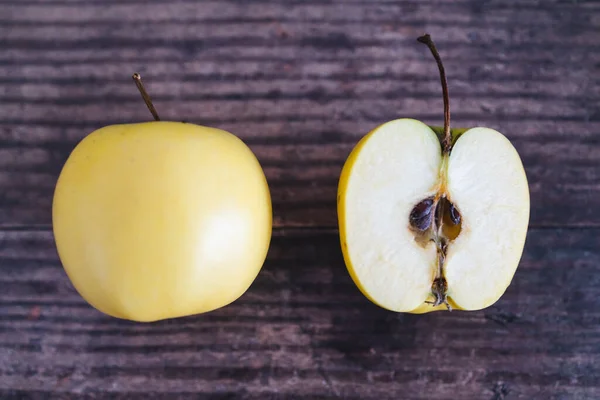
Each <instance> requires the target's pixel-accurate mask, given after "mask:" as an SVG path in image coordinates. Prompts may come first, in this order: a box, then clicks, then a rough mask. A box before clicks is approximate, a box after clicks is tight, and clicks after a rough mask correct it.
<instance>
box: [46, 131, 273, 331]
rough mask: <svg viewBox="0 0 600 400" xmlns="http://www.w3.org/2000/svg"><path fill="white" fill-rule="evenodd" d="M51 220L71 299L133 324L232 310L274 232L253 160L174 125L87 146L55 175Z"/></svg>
mask: <svg viewBox="0 0 600 400" xmlns="http://www.w3.org/2000/svg"><path fill="white" fill-rule="evenodd" d="M52 219H53V230H54V236H55V241H56V246H57V250H58V254H59V257H60V259H61V262H62V264H63V266H64V269H65V271H66V273H67V275H68V277H69V279H70V280H71V282H72V283H73V285H74V287H75V289H76V290H77V291H78V292H79V294H80V295H81V296H82V297H83V298H84V299H85V300H86V301H87V302H89V303H90V304H91V305H92V306H93V307H95V308H96V309H98V310H99V311H101V312H103V313H105V314H108V315H110V316H113V317H117V318H122V319H128V320H133V321H140V322H148V321H157V320H161V319H167V318H175V317H181V316H186V315H192V314H199V313H204V312H208V311H211V310H215V309H217V308H220V307H223V306H225V305H227V304H229V303H231V302H233V301H234V300H236V299H237V298H239V297H240V296H241V295H242V294H243V293H244V292H245V291H246V290H247V289H248V288H249V286H250V285H251V284H252V282H253V281H254V279H255V278H256V276H257V274H258V272H259V271H260V269H261V268H262V265H263V263H264V260H265V258H266V255H267V252H268V248H269V244H270V240H271V231H272V207H271V198H270V193H269V188H268V184H267V181H266V178H265V175H264V172H263V170H262V168H261V166H260V164H259V162H258V160H257V159H256V157H255V155H254V154H253V153H252V151H251V150H250V149H249V148H248V147H247V146H246V145H245V144H244V143H243V142H242V141H241V140H240V139H239V138H237V137H236V136H234V135H232V134H231V133H229V132H226V131H223V130H220V129H215V128H209V127H203V126H199V125H194V124H188V123H179V122H147V123H136V124H123V125H111V126H107V127H104V128H101V129H98V130H96V131H94V132H93V133H91V134H90V135H88V136H87V137H85V138H84V139H83V140H82V141H81V142H80V143H79V144H78V145H77V146H76V148H75V149H74V150H73V152H72V153H71V155H70V156H69V158H68V160H67V162H66V163H65V165H64V167H63V169H62V171H61V174H60V176H59V179H58V182H57V185H56V189H55V193H54V199H53V208H52Z"/></svg>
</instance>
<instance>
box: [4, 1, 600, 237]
mask: <svg viewBox="0 0 600 400" xmlns="http://www.w3.org/2000/svg"><path fill="white" fill-rule="evenodd" d="M107 4H108V5H107ZM0 7H1V9H0V11H1V12H0V47H1V48H2V49H3V51H2V52H0V221H2V222H1V223H0V226H22V225H34V224H35V225H40V224H41V225H47V224H49V223H50V222H51V212H50V209H51V202H52V194H53V188H54V184H55V182H56V178H57V176H58V174H59V172H60V168H61V166H62V165H63V163H64V161H65V160H66V158H67V157H68V155H69V153H70V151H71V150H72V149H73V147H74V146H75V145H76V144H77V142H78V141H79V140H80V139H82V138H83V137H84V136H85V135H87V134H88V133H90V132H91V131H93V130H95V129H98V128H100V127H102V126H104V125H108V124H113V123H126V122H135V121H146V120H148V119H149V117H150V116H149V114H148V113H147V110H146V109H145V107H144V106H143V104H142V102H141V99H140V98H139V95H138V93H137V92H136V89H135V87H134V85H133V84H132V82H131V80H130V75H131V73H132V72H133V71H139V72H141V73H142V75H143V77H144V80H145V82H146V84H147V85H148V89H149V91H150V92H151V94H152V97H153V99H154V100H155V103H156V106H157V108H158V110H159V113H160V114H161V116H162V117H163V119H171V120H186V121H190V122H195V123H200V124H207V125H212V126H217V127H220V128H223V129H226V130H229V131H231V132H233V133H235V134H236V135H238V136H240V137H241V138H242V139H243V140H245V141H246V142H247V143H248V144H249V145H250V146H251V148H252V149H253V150H254V151H255V153H256V154H257V156H258V158H259V160H260V161H261V163H262V165H263V167H264V169H265V172H266V174H267V178H268V180H269V183H270V186H271V191H272V196H273V204H274V213H275V215H274V217H275V221H274V223H275V226H278V227H292V226H293V227H317V226H321V227H323V226H326V227H335V226H336V224H337V221H336V210H335V198H336V189H337V180H338V178H339V173H340V171H341V168H342V165H343V163H344V161H345V159H346V157H347V156H348V154H349V152H350V151H351V149H352V147H353V146H354V145H355V144H356V142H357V141H358V140H359V139H360V138H361V137H362V136H363V135H365V134H366V133H367V132H368V131H370V130H371V129H373V128H374V127H375V126H377V125H379V124H380V123H383V122H385V121H388V120H391V119H394V118H398V117H413V118H417V119H422V120H424V121H425V122H427V123H430V124H440V123H441V122H442V100H441V89H440V87H439V83H438V77H437V71H436V69H435V65H434V63H433V61H432V59H431V57H430V55H429V54H428V53H427V50H426V49H425V48H424V47H423V46H422V45H419V44H418V43H417V42H416V41H415V38H416V37H417V36H418V35H420V34H421V33H423V32H424V31H429V32H431V34H432V35H433V37H434V39H436V41H437V43H438V46H439V48H440V51H441V53H442V56H443V58H444V60H445V62H446V69H447V70H448V74H449V79H450V94H451V108H452V111H453V124H454V125H455V126H477V125H485V126H489V127H492V128H495V129H498V130H500V131H501V132H503V133H505V134H506V135H507V136H508V137H509V138H510V139H511V140H512V141H513V143H514V144H515V146H516V147H517V150H518V151H519V152H520V154H521V155H522V158H523V161H524V164H525V166H526V171H527V174H528V178H529V180H530V184H531V185H530V187H531V196H532V211H531V224H532V226H539V227H550V226H554V227H558V226H572V227H575V226H584V227H598V226H600V215H599V214H598V213H597V212H594V208H595V207H594V206H597V204H598V203H597V200H596V199H598V198H600V176H599V174H600V168H598V165H599V160H600V142H599V141H598V135H599V134H600V103H599V99H600V85H598V84H597V83H598V82H599V81H600V67H599V66H600V56H599V54H600V52H598V51H596V50H598V48H600V36H598V35H597V34H595V33H596V32H597V30H598V29H597V28H598V27H599V26H600V6H599V5H598V3H594V2H578V3H577V4H575V3H572V2H561V1H553V2H544V3H543V5H541V3H538V2H535V1H527V2H517V1H511V2H499V1H488V2H478V1H458V2H452V3H450V2H438V1H424V2H417V1H408V2H396V3H391V2H385V1H383V2H361V1H331V2H317V1H310V2H295V1H293V2H284V1H258V2H252V3H248V4H246V3H243V2H238V1H227V2H220V1H219V2H217V1H208V2H202V5H201V6H200V5H199V4H197V3H195V2H192V1H177V2H175V3H172V4H169V5H168V6H165V5H164V4H163V3H162V2H158V1H146V2H141V1H132V2H116V1H112V2H110V3H104V2H99V1H75V2H73V1H65V0H59V1H43V2H41V1H25V2H16V1H8V2H3V3H0Z"/></svg>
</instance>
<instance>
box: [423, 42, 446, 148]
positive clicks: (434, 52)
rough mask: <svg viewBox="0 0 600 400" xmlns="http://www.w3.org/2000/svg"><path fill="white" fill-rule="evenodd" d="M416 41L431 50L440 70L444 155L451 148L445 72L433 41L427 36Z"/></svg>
mask: <svg viewBox="0 0 600 400" xmlns="http://www.w3.org/2000/svg"><path fill="white" fill-rule="evenodd" d="M417 41H418V42H420V43H423V44H425V45H426V46H427V47H429V50H431V54H433V58H435V62H436V63H437V66H438V69H439V70H440V80H441V82H442V94H443V97H444V139H443V141H442V147H443V150H444V152H445V153H449V152H450V148H451V147H452V132H451V131H450V97H449V95H448V81H447V80H446V71H445V70H444V64H443V63H442V58H441V57H440V53H438V51H437V48H436V47H435V44H434V43H433V40H432V39H431V36H430V35H429V34H425V35H423V36H420V37H419V38H417Z"/></svg>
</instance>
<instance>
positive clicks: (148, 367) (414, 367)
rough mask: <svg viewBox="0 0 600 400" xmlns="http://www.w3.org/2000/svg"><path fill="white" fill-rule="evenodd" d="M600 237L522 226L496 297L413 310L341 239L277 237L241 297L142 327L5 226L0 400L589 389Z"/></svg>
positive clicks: (45, 243)
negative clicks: (349, 268)
mask: <svg viewBox="0 0 600 400" xmlns="http://www.w3.org/2000/svg"><path fill="white" fill-rule="evenodd" d="M599 242H600V230H598V229H587V230H579V229H578V230H571V229H567V230H564V229H535V230H532V231H531V232H530V233H529V235H528V238H527V244H528V245H527V250H526V252H525V254H524V256H523V260H522V263H521V266H520V267H519V269H518V271H517V274H516V275H515V277H514V280H513V282H512V284H511V286H510V287H509V289H508V291H507V292H506V293H505V295H504V296H503V297H502V298H501V300H500V301H499V302H497V303H496V304H495V305H494V306H492V307H490V308H488V309H486V310H482V311H477V312H470V313H467V312H452V313H449V312H438V313H434V314H430V315H423V316H415V315H404V314H395V313H392V312H387V311H385V310H383V309H380V308H378V307H377V306H375V305H373V304H372V303H370V302H369V301H368V300H366V298H365V297H363V296H362V295H361V294H360V293H359V291H358V290H357V288H356V287H355V286H354V284H353V283H352V281H351V279H350V277H349V276H348V274H347V273H346V271H345V267H344V264H343V260H342V257H341V252H340V249H339V242H338V236H337V233H336V232H329V231H322V230H307V231H298V230H294V231H291V232H290V231H284V230H277V231H276V235H275V237H274V239H273V245H272V248H271V251H270V253H269V257H268V259H267V262H266V264H265V267H264V268H263V270H262V272H261V273H260V275H259V277H258V278H257V280H256V281H255V283H254V284H253V285H252V286H251V288H250V289H249V290H248V291H247V292H246V293H245V294H244V295H243V296H242V298H240V299H239V300H238V301H237V302H235V303H233V304H231V305H230V306H228V307H225V308H223V309H221V310H218V311H216V312H213V313H209V314H205V315H198V316H192V317H187V318H182V319H175V320H168V321H162V322H158V323H151V324H136V323H131V322H127V321H121V320H117V319H114V318H110V317H107V316H104V315H103V314H101V313H99V312H98V311H96V310H94V309H92V308H91V307H90V306H88V305H87V304H86V303H85V302H84V301H83V300H82V299H81V297H79V295H78V294H77V293H76V292H75V291H74V289H73V288H72V286H71V284H70V283H69V281H68V279H67V277H66V275H65V273H64V271H63V270H62V267H61V265H60V263H59V262H58V261H57V257H56V254H55V249H54V242H53V239H52V235H51V234H50V233H49V232H47V231H29V230H19V231H12V232H4V233H3V234H1V235H0V282H1V283H0V285H1V286H2V288H3V290H2V294H1V295H0V397H1V398H3V399H5V398H8V399H12V398H44V396H46V395H48V394H50V393H55V394H56V395H57V396H58V394H59V393H60V394H63V395H64V396H65V397H64V398H69V399H79V398H82V399H83V398H90V399H91V398H101V399H104V398H117V399H126V398H127V399H129V398H134V399H135V398H141V397H142V395H143V396H146V397H147V398H161V399H162V398H164V399H166V398H184V397H185V395H186V394H187V395H189V394H192V393H194V394H196V395H198V397H195V398H228V399H229V398H236V399H237V398H241V399H259V398H260V399H314V398H323V399H333V398H348V399H376V398H403V399H448V398H461V399H499V398H504V397H501V395H500V394H498V393H507V394H506V396H505V398H507V399H566V398H569V399H593V398H598V396H600V382H599V381H598V380H597V376H598V374H600V340H599V337H598V334H597V333H598V324H599V323H600V312H599V310H600V308H599V300H598V299H600V267H599V265H600V251H599V250H598V243H599ZM142 393H143V394H142ZM19 396H23V397H19ZM27 396H29V397H27ZM111 396H112V397H111ZM152 396H154V397H152ZM219 396H221V397H219Z"/></svg>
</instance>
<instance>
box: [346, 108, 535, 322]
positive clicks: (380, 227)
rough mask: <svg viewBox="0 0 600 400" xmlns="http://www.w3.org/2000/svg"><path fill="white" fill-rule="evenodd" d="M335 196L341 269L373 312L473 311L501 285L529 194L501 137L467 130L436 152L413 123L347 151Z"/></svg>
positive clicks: (516, 256)
mask: <svg viewBox="0 0 600 400" xmlns="http://www.w3.org/2000/svg"><path fill="white" fill-rule="evenodd" d="M455 139H456V138H455ZM338 194H339V195H338V217H339V225H340V239H341V244H342V250H343V253H344V259H345V262H346V265H347V267H348V270H349V272H350V275H351V276H352V278H353V280H354V282H355V283H356V285H357V286H358V287H359V289H360V290H361V291H362V292H363V294H364V295H365V296H367V297H368V298H369V299H370V300H371V301H373V302H374V303H376V304H378V305H380V306H381V307H384V308H387V309H389V310H393V311H402V312H415V313H419V312H427V311H431V310H437V309H445V308H446V306H447V307H450V306H452V307H453V308H457V309H463V310H476V309H482V308H485V307H487V306H489V305H491V304H493V303H494V302H495V301H497V300H498V299H499V298H500V296H501V295H502V294H503V293H504V292H505V290H506V288H507V287H508V285H509V284H510V282H511V280H512V277H513V275H514V273H515V270H516V268H517V266H518V263H519V260H520V258H521V254H522V252H523V247H524V243H525V237H526V232H527V227H528V223H529V188H528V183H527V178H526V175H525V172H524V169H523V165H522V162H521V159H520V157H519V155H518V153H517V151H516V150H515V148H514V147H513V145H512V144H511V143H510V142H509V140H508V139H507V138H506V137H505V136H504V135H502V134H501V133H499V132H497V131H495V130H493V129H488V128H473V129H469V130H467V131H466V132H464V133H462V134H461V135H460V137H458V139H456V140H455V142H454V145H453V147H452V150H451V151H449V152H445V151H443V148H442V144H441V141H440V138H439V137H438V136H437V135H436V133H435V132H434V131H433V130H432V129H431V128H430V127H429V126H427V125H425V124H424V123H422V122H419V121H417V120H413V119H399V120H395V121H391V122H388V123H385V124H383V125H381V126H379V127H377V128H376V129H374V130H373V131H372V132H371V133H369V134H368V135H366V136H365V137H364V138H363V139H362V140H361V141H360V142H359V144H358V145H357V146H356V147H355V148H354V150H353V151H352V153H351V155H350V157H349V158H348V160H347V161H346V164H345V165H344V169H343V172H342V175H341V178H340V184H339V193H338ZM436 287H437V289H436ZM442 292H443V295H444V297H443V298H436V293H437V294H440V293H442ZM428 303H433V306H432V304H428ZM442 303H446V304H442Z"/></svg>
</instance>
